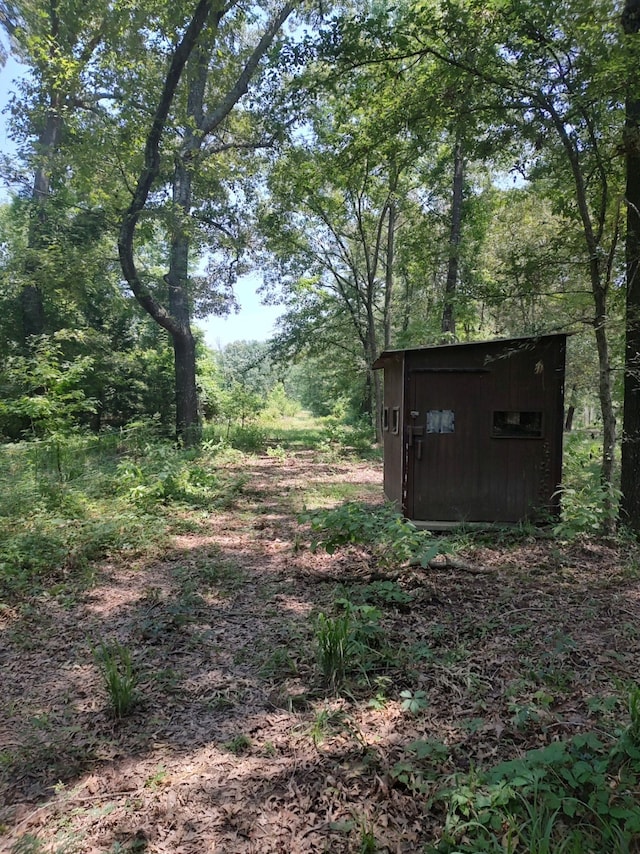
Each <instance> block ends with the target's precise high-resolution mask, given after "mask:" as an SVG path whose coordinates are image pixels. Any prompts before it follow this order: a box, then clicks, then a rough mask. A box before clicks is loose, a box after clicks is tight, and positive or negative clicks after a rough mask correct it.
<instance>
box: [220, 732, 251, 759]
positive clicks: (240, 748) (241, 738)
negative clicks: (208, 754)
mask: <svg viewBox="0 0 640 854" xmlns="http://www.w3.org/2000/svg"><path fill="white" fill-rule="evenodd" d="M222 746H223V747H224V748H225V749H226V750H228V751H229V753H233V754H235V755H236V756H241V755H242V754H243V753H246V752H247V751H248V750H250V749H251V739H250V738H249V736H248V735H243V734H240V735H235V736H234V737H233V738H232V739H231V740H230V741H225V743H224V744H223V745H222Z"/></svg>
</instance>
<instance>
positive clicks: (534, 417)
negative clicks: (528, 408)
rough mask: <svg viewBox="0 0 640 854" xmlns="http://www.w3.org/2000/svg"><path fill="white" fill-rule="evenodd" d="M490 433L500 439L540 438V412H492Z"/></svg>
mask: <svg viewBox="0 0 640 854" xmlns="http://www.w3.org/2000/svg"><path fill="white" fill-rule="evenodd" d="M491 435H492V436H494V437H495V438H500V439H540V438H541V437H542V412H515V411H510V412H508V411H504V410H501V411H499V412H494V413H493V429H492V433H491Z"/></svg>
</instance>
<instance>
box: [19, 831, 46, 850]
mask: <svg viewBox="0 0 640 854" xmlns="http://www.w3.org/2000/svg"><path fill="white" fill-rule="evenodd" d="M41 851H44V843H43V842H42V840H41V839H38V837H37V836H34V835H33V834H32V833H25V834H24V835H23V836H21V837H20V839H18V840H17V841H16V842H15V843H14V844H13V846H12V847H11V854H40V852H41Z"/></svg>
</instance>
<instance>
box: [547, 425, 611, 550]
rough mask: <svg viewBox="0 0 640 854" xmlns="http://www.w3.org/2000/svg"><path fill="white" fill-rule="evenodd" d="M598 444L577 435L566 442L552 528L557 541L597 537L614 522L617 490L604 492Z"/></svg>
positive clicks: (605, 490)
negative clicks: (557, 510) (558, 506)
mask: <svg viewBox="0 0 640 854" xmlns="http://www.w3.org/2000/svg"><path fill="white" fill-rule="evenodd" d="M600 456H601V448H600V446H599V444H598V443H597V442H595V441H592V440H585V439H584V438H583V437H582V436H580V435H579V434H576V435H572V436H570V437H568V438H567V441H566V445H565V452H564V470H563V485H562V486H561V487H560V489H559V494H560V500H561V518H560V522H559V523H558V524H557V525H556V526H555V527H554V534H555V535H556V536H558V537H563V538H566V539H572V538H573V537H576V536H579V535H580V534H591V535H597V534H600V533H601V532H602V531H603V530H605V529H606V528H607V526H608V524H609V523H610V522H615V520H616V518H617V514H618V503H619V501H620V498H621V493H620V490H619V489H616V488H615V487H609V488H605V487H604V486H603V484H602V482H601V480H600Z"/></svg>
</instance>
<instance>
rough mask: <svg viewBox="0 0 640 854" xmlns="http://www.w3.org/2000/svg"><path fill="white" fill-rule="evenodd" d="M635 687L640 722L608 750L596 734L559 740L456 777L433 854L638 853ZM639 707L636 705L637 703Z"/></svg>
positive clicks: (639, 757)
mask: <svg viewBox="0 0 640 854" xmlns="http://www.w3.org/2000/svg"><path fill="white" fill-rule="evenodd" d="M638 696H639V694H638V689H637V688H635V689H634V690H633V691H632V698H633V697H636V700H633V699H632V700H631V701H630V709H631V708H633V709H634V711H633V712H632V714H633V715H634V718H635V722H634V720H632V722H631V724H630V725H629V727H628V728H627V729H625V730H624V731H623V732H622V733H620V734H619V737H618V739H617V740H616V741H615V743H614V745H613V747H609V748H607V747H606V746H605V745H604V744H603V742H602V741H601V740H600V738H599V737H598V736H596V735H595V734H594V733H584V734H580V735H576V736H574V737H573V738H571V739H570V740H568V741H554V742H551V743H550V744H548V745H547V746H546V747H543V748H539V749H536V750H530V751H528V752H527V753H526V754H525V755H524V756H523V757H521V758H519V759H513V760H510V761H508V762H502V763H500V764H499V765H497V766H496V767H494V768H493V769H490V770H489V771H487V772H486V773H484V774H475V773H473V774H470V775H468V776H466V777H465V778H455V779H454V781H453V785H452V786H450V787H449V788H448V789H445V790H443V791H441V792H440V794H439V796H438V799H439V800H440V801H442V802H443V803H444V805H445V807H446V810H447V816H446V822H445V831H444V834H443V837H442V839H441V840H440V842H439V843H437V844H436V845H434V846H432V847H431V848H429V849H428V850H430V851H433V852H442V854H451V852H456V854H458V852H459V854H465V852H469V854H471V852H473V853H474V854H475V852H482V851H488V852H496V854H497V852H516V851H522V850H524V851H535V852H547V854H554V852H565V851H566V852H582V851H611V852H614V851H615V852H623V851H631V850H637V845H638V843H640V806H639V805H638V801H637V791H638V786H639V785H640V750H638V748H639V746H640V745H639V744H638V741H637V738H636V732H635V727H636V725H637V722H638V718H637V712H638V705H637V698H638ZM634 704H635V705H634Z"/></svg>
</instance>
